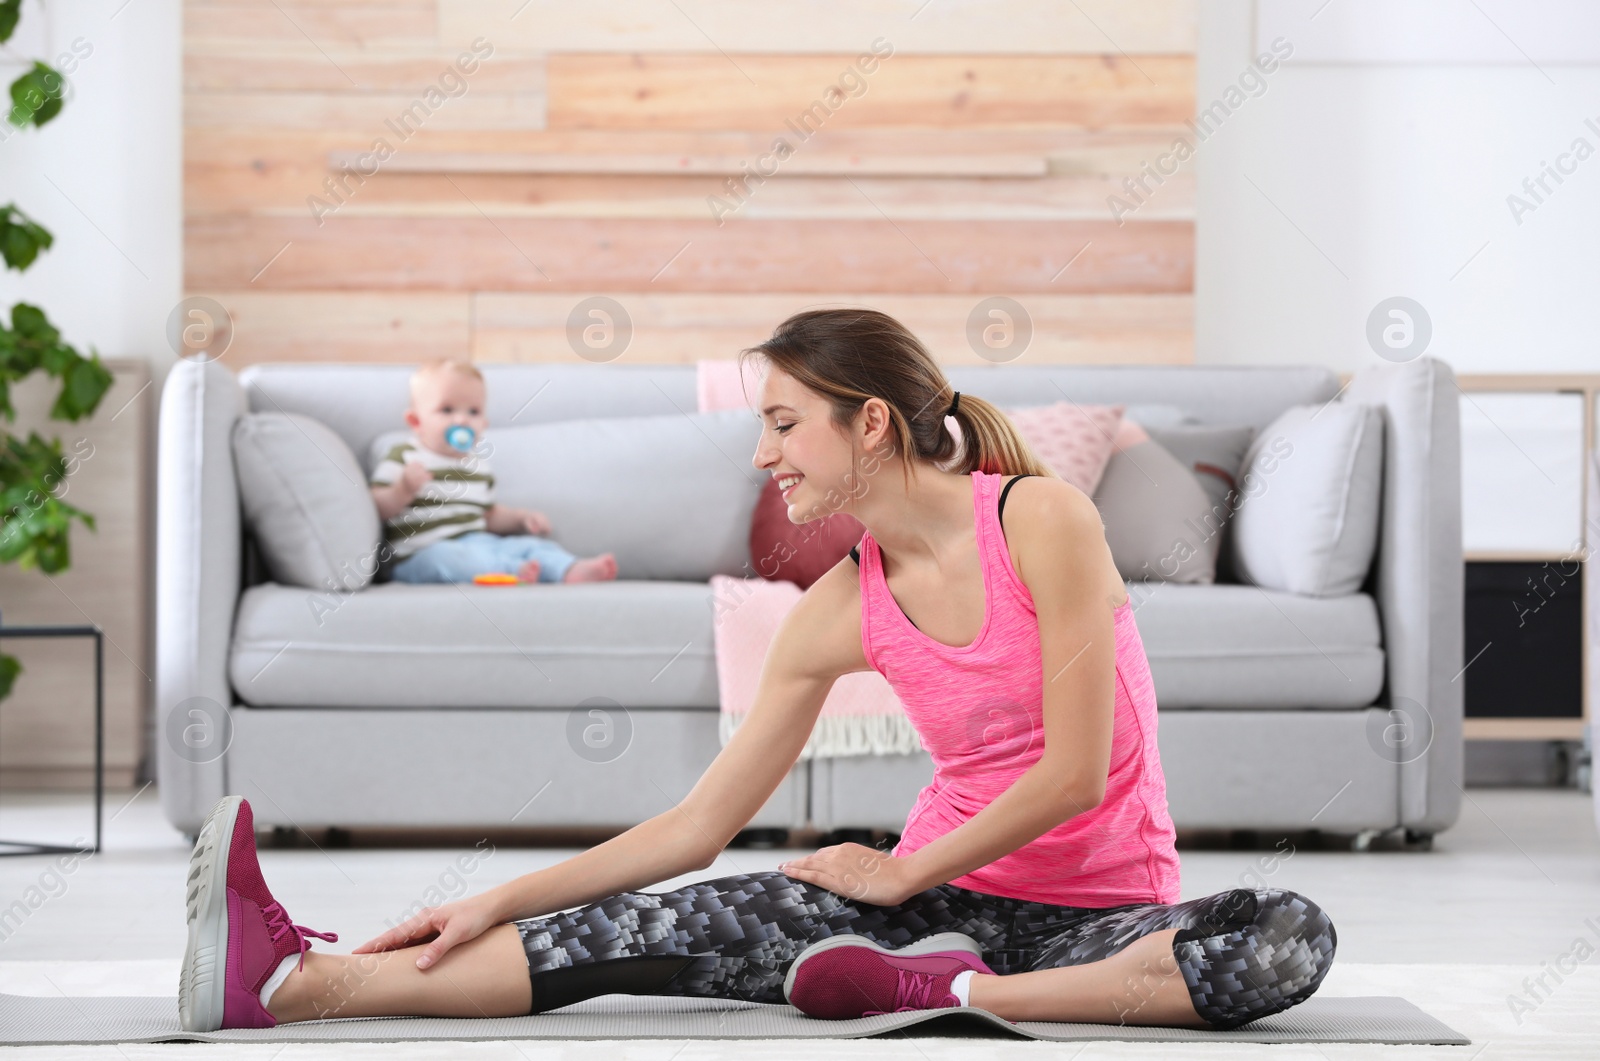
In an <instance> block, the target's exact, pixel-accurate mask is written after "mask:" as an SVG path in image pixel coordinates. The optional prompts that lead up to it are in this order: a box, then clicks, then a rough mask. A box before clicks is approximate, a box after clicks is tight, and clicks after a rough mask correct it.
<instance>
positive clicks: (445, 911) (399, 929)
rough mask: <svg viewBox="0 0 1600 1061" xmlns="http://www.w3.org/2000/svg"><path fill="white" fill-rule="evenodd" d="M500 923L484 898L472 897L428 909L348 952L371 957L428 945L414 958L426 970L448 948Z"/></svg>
mask: <svg viewBox="0 0 1600 1061" xmlns="http://www.w3.org/2000/svg"><path fill="white" fill-rule="evenodd" d="M499 923H500V922H499V920H498V919H497V918H496V917H495V916H494V913H493V912H492V911H491V910H490V908H489V904H488V903H487V902H486V901H485V900H484V897H483V896H481V895H479V896H473V897H471V898H469V899H462V900H460V901H459V902H454V903H446V904H445V905H444V906H430V907H428V908H426V909H424V910H423V911H422V912H421V913H419V914H417V915H416V916H415V917H412V918H410V919H408V920H406V921H404V922H402V923H400V924H398V925H396V926H395V927H394V928H391V929H390V930H389V931H387V932H385V933H384V934H383V935H381V936H379V937H377V938H376V939H372V940H368V941H367V942H366V943H363V944H362V945H361V946H359V947H357V948H356V949H355V950H354V951H352V952H351V953H352V954H373V953H376V952H378V951H387V950H399V949H400V948H402V947H409V946H414V945H415V944H418V943H427V944H428V946H427V947H426V948H424V949H423V952H422V953H421V954H420V955H418V956H417V968H418V969H426V968H428V966H430V965H433V964H434V963H435V962H437V961H438V960H439V959H440V958H442V957H444V955H445V952H446V951H448V950H449V949H450V948H451V947H454V946H456V945H457V944H458V943H465V942H467V941H468V940H470V939H476V938H477V937H479V936H481V935H483V934H484V933H485V932H487V931H489V929H491V928H493V927H494V926H495V925H497V924H499ZM430 940H431V942H429V941H430Z"/></svg>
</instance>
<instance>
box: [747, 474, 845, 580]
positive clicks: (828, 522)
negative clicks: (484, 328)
mask: <svg viewBox="0 0 1600 1061" xmlns="http://www.w3.org/2000/svg"><path fill="white" fill-rule="evenodd" d="M865 532H866V528H865V527H863V526H862V525H861V521H860V520H858V519H856V518H855V517H854V516H852V515H851V514H850V513H848V512H833V513H830V514H829V515H826V516H819V517H817V518H815V519H809V520H806V521H805V522H804V523H799V524H796V523H791V522H789V503H788V502H787V501H785V500H784V499H783V495H782V494H781V493H780V492H779V491H778V481H777V480H776V479H773V478H772V477H771V476H768V478H767V483H766V485H765V486H763V487H762V488H761V498H760V500H759V501H757V502H756V510H755V514H754V515H753V516H752V517H751V519H750V558H751V561H752V563H754V565H755V574H757V575H759V576H761V577H762V578H764V579H767V580H768V581H778V580H782V581H786V582H793V583H794V584H795V585H797V586H799V587H800V588H801V589H810V588H811V584H812V583H814V582H816V580H817V579H819V578H821V577H822V576H823V575H825V574H827V573H828V569H829V568H831V567H832V566H833V565H834V564H837V563H838V562H839V561H840V560H843V559H844V558H845V557H846V556H848V555H849V554H850V549H851V547H852V546H854V545H855V544H856V543H857V542H859V541H860V540H861V535H862V534H863V533H865Z"/></svg>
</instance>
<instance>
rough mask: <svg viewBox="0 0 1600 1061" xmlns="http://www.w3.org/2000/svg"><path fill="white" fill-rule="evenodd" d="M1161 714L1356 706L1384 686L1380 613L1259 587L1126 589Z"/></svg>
mask: <svg viewBox="0 0 1600 1061" xmlns="http://www.w3.org/2000/svg"><path fill="white" fill-rule="evenodd" d="M1128 592H1129V594H1130V595H1131V596H1132V598H1133V602H1134V617H1135V619H1136V620H1137V622H1138V626H1139V637H1140V639H1141V640H1142V641H1143V642H1144V648H1145V654H1146V656H1147V657H1148V658H1149V660H1150V674H1151V677H1152V678H1153V679H1154V681H1155V686H1156V702H1157V704H1158V705H1159V706H1160V708H1161V710H1163V711H1167V710H1182V709H1187V708H1275V709H1279V710H1282V709H1285V708H1290V709H1299V708H1333V709H1345V708H1357V707H1365V706H1367V705H1368V704H1371V703H1372V702H1373V701H1374V700H1375V699H1376V698H1377V696H1378V693H1379V691H1380V690H1381V689H1382V687H1383V677H1384V649H1383V641H1382V630H1381V629H1380V626H1379V622H1378V606H1377V602H1375V601H1374V600H1373V599H1372V597H1370V596H1368V595H1367V594H1365V593H1352V594H1349V595H1348V596H1344V597H1325V598H1318V597H1305V596H1299V595H1297V594H1293V593H1285V592H1282V591H1279V590H1268V589H1262V588H1260V587H1258V586H1240V585H1228V584H1221V585H1209V586H1206V585H1187V584H1184V583H1179V582H1137V583H1131V584H1129V587H1128Z"/></svg>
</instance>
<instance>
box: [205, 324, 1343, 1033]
mask: <svg viewBox="0 0 1600 1061" xmlns="http://www.w3.org/2000/svg"><path fill="white" fill-rule="evenodd" d="M750 356H754V357H759V358H760V359H761V361H760V363H759V364H760V367H761V368H762V369H763V370H764V372H763V375H762V383H761V389H760V400H759V403H758V407H759V408H760V410H761V418H762V433H761V439H760V442H759V444H758V446H757V448H756V453H755V466H756V467H757V468H759V469H761V470H762V471H764V472H767V473H769V474H771V475H772V476H774V477H775V478H777V479H778V480H779V482H780V483H781V484H782V486H783V497H784V499H785V500H786V501H787V502H788V505H789V518H790V519H791V520H792V521H794V522H796V523H801V522H805V521H807V520H808V519H814V518H820V517H822V516H826V515H828V514H829V513H830V512H832V511H835V510H838V509H840V508H842V510H844V511H848V512H850V513H852V514H853V515H855V516H856V518H858V519H859V520H861V522H862V523H863V524H864V525H865V526H866V528H867V533H866V534H865V535H863V537H862V539H861V542H860V545H859V546H858V547H857V548H856V549H854V550H852V553H851V556H850V557H849V558H846V559H843V560H841V561H840V562H839V563H838V564H837V565H835V566H834V567H833V568H832V569H831V570H830V571H828V573H827V574H825V575H824V576H823V577H822V578H821V579H820V580H819V581H817V582H816V583H815V584H814V585H813V586H812V587H811V588H810V589H809V590H808V591H807V592H806V594H805V595H804V596H803V597H802V598H801V599H800V601H799V603H798V604H796V605H795V607H794V609H793V610H792V611H791V612H790V613H789V615H788V616H787V617H786V618H785V620H784V622H783V625H782V627H781V629H780V630H779V632H778V634H777V636H776V637H775V638H774V640H773V642H772V645H771V647H770V649H769V650H768V653H767V658H766V661H765V663H764V665H763V668H762V672H761V679H760V684H759V687H758V691H757V695H756V702H755V705H754V708H753V709H752V711H751V712H750V715H749V717H748V719H747V720H746V721H745V722H744V723H743V724H742V725H741V726H740V727H739V729H738V730H737V731H736V732H735V734H734V736H733V737H732V738H731V739H730V740H729V742H728V744H727V745H726V747H724V748H723V749H722V751H721V753H720V754H719V755H718V756H717V758H716V760H715V761H714V762H712V764H711V766H710V767H708V768H707V770H706V773H705V775H704V776H703V777H702V778H701V779H700V781H699V782H698V783H697V784H696V785H695V787H694V789H693V790H692V791H691V792H690V793H689V794H688V795H687V796H686V797H684V799H683V802H682V803H681V804H679V805H678V806H677V807H676V808H674V809H672V810H670V811H667V812H665V813H663V814H660V815H658V816H656V817H654V818H651V819H650V820H649V821H646V822H644V823H642V824H640V825H637V826H635V827H634V828H632V829H630V830H628V831H627V832H625V833H623V834H622V835H621V836H618V837H616V838H615V839H612V840H609V841H607V842H605V843H603V844H600V845H599V846H597V847H594V848H591V849H590V850H588V851H585V852H583V853H582V854H579V855H576V856H574V857H572V858H570V859H567V860H566V861H564V862H561V863H559V864H558V865H555V866H551V867H549V868H547V869H543V870H540V871H538V872H535V873H530V874H528V875H526V876H524V877H520V878H518V879H516V880H514V881H511V882H510V883H507V884H502V885H500V886H498V887H496V888H492V889H490V890H489V891H487V892H485V893H483V894H481V895H477V896H473V897H470V898H467V899H463V900H460V901H458V902H453V903H450V904H448V905H445V906H441V907H437V908H434V909H428V910H424V911H423V912H422V913H420V914H418V915H417V916H415V917H413V918H411V919H410V920H409V921H407V922H405V923H404V924H401V925H400V926H398V927H396V928H395V929H393V930H392V931H389V932H386V933H384V934H383V935H381V936H379V937H377V938H376V939H374V940H372V941H370V942H368V943H365V944H363V945H362V946H360V947H358V948H356V950H355V952H354V953H352V954H350V955H333V954H322V953H307V937H308V936H317V937H318V938H321V939H327V940H335V939H336V938H337V937H335V936H332V935H324V934H322V933H318V932H313V931H311V930H309V929H306V928H303V927H301V926H299V925H296V924H293V923H292V922H291V921H290V920H289V917H288V915H287V914H286V913H285V912H284V910H283V907H282V906H281V905H279V904H278V903H277V902H276V901H275V900H274V899H273V898H272V895H271V893H270V892H269V891H268V889H267V886H266V884H265V882H264V881H263V880H262V878H261V872H260V868H259V866H258V864H257V862H256V854H255V834H254V827H253V821H252V819H251V815H250V808H249V805H248V804H247V803H244V802H243V801H242V800H241V799H240V798H239V797H237V796H233V797H228V798H226V799H224V800H223V801H221V802H220V803H219V804H218V805H217V808H216V809H215V810H213V811H212V814H211V817H210V818H208V819H207V821H206V823H205V825H204V826H203V827H202V828H201V831H200V836H199V839H198V841H197V843H196V846H195V853H194V856H193V860H192V862H191V870H190V874H189V896H188V902H189V922H190V925H189V950H188V953H187V954H186V956H185V961H184V967H183V977H182V981H181V984H180V992H179V993H180V1009H181V1011H182V1018H183V1024H184V1027H185V1028H189V1029H192V1030H210V1029H214V1028H217V1027H263V1026H270V1025H273V1024H276V1023H279V1022H285V1021H300V1020H313V1019H318V1018H324V1017H365V1016H385V1015H404V1014H412V1015H422V1016H461V1017H479V1016H507V1015H517V1014H526V1013H538V1012H543V1011H546V1010H550V1009H555V1008H557V1007H560V1006H566V1005H569V1004H571V1003H573V1002H578V1001H581V1000H583V999H586V998H591V997H593V996H595V995H600V994H608V993H617V992H621V993H627V994H665V995H693V996H700V997H716V998H729V999H743V1000H747V1001H752V1002H764V1003H782V1002H783V1001H784V1000H785V999H786V998H787V1000H788V1001H789V1002H791V1003H792V1004H794V1005H795V1006H797V1007H799V1008H800V1009H801V1010H803V1011H804V1012H806V1013H809V1014H811V1015H813V1016H818V1017H830V1018H844V1017H859V1016H863V1015H868V1014H872V1013H881V1012H893V1011H897V1010H902V1009H932V1008H939V1007H945V1006H954V1005H971V1006H976V1007H979V1008H982V1009H985V1010H988V1011H990V1012H992V1013H995V1014H998V1015H999V1016H1001V1017H1004V1018H1006V1019H1007V1020H1013V1021H1020V1020H1044V1021H1092V1022H1106V1023H1118V1022H1126V1023H1138V1024H1166V1025H1183V1026H1193V1027H1202V1028H1204V1027H1212V1028H1234V1027H1237V1026H1239V1025H1241V1024H1244V1023H1246V1022H1248V1021H1252V1020H1255V1019H1257V1018H1259V1017H1262V1016H1264V1015H1266V1014H1269V1013H1276V1012H1278V1011H1280V1010H1283V1009H1286V1008H1288V1007H1289V1006H1292V1005H1294V1004H1295V1003H1297V1002H1300V1001H1302V1000H1303V999H1305V998H1307V997H1308V996H1309V995H1310V994H1311V993H1312V992H1313V991H1315V990H1316V989H1317V986H1318V984H1320V983H1321V982H1322V978H1323V977H1324V976H1325V975H1326V974H1327V971H1328V967H1329V965H1330V963H1331V962H1332V960H1333V953H1334V946H1335V943H1336V937H1335V934H1334V930H1333V925H1332V923H1331V922H1330V921H1329V920H1328V918H1327V916H1326V915H1325V914H1324V913H1323V912H1322V910H1321V909H1319V908H1318V907H1317V906H1316V905H1315V904H1314V903H1312V902H1311V901H1309V900H1308V899H1306V898H1304V897H1302V896H1300V895H1297V894H1295V893H1294V892H1291V891H1285V890H1281V889H1275V888H1270V889H1269V888H1261V889H1254V890H1250V889H1235V890H1232V891H1228V892H1223V893H1219V894H1216V895H1211V896H1207V897H1205V898H1200V899H1191V900H1189V901H1187V902H1178V896H1179V891H1178V858H1177V854H1176V852H1175V851H1174V849H1173V827H1172V821H1171V819H1170V818H1169V817H1168V815H1167V802H1166V789H1165V785H1164V781H1163V778H1162V773H1161V761H1160V757H1159V755H1158V753H1157V749H1156V703H1155V691H1154V686H1153V685H1152V682H1151V678H1150V670H1149V666H1148V663H1147V662H1146V658H1145V653H1144V647H1143V643H1142V642H1141V640H1140V637H1139V631H1138V628H1137V626H1136V625H1135V623H1134V613H1133V608H1132V605H1131V602H1130V600H1129V598H1128V594H1127V591H1126V587H1125V586H1124V585H1123V583H1122V580H1121V578H1120V576H1119V575H1118V573H1117V570H1116V567H1115V565H1114V564H1113V562H1112V559H1111V554H1110V551H1109V550H1108V548H1107V546H1106V542H1105V536H1104V529H1103V527H1102V525H1101V522H1100V517H1099V514H1098V512H1097V510H1096V509H1095V507H1094V504H1093V502H1092V501H1091V500H1090V499H1089V498H1088V497H1087V496H1085V495H1084V494H1083V493H1082V492H1081V491H1079V490H1078V489H1076V488H1075V487H1073V486H1071V485H1069V484H1067V483H1065V482H1063V481H1061V480H1060V479H1059V478H1056V477H1055V476H1053V475H1052V474H1051V473H1050V472H1049V470H1048V469H1047V468H1045V467H1044V466H1042V465H1041V464H1040V462H1039V461H1038V460H1037V459H1036V458H1035V457H1034V456H1033V454H1032V453H1031V452H1030V451H1029V449H1028V447H1027V446H1026V444H1025V443H1024V442H1023V441H1022V440H1021V438H1020V437H1019V436H1018V435H1017V434H1016V432H1015V430H1014V428H1013V427H1012V425H1011V423H1010V421H1009V420H1007V419H1006V417H1005V416H1004V414H1002V413H1001V412H1000V411H999V410H998V409H997V408H996V407H995V406H993V405H991V404H989V403H988V402H985V401H982V400H980V399H976V398H973V397H971V396H962V395H958V394H956V393H955V392H953V391H952V390H951V388H950V386H949V384H948V383H947V382H946V381H945V379H944V376H943V374H942V373H941V372H940V370H939V368H938V366H937V365H936V364H935V363H934V361H933V360H932V359H931V358H930V357H929V355H928V352H927V351H926V350H925V349H924V348H923V346H922V345H921V344H920V343H919V342H918V341H917V340H916V338H915V337H913V336H912V335H911V334H910V333H909V332H907V331H906V330H905V328H903V327H902V326H901V325H900V324H898V323H897V322H895V321H894V320H893V319H891V318H889V317H887V316H885V315H883V314H881V313H876V312H873V311H869V310H821V311H815V312H808V313H802V314H799V315H797V316H795V317H791V318H790V319H789V320H787V321H785V322H784V323H783V324H781V325H780V326H779V327H778V329H777V331H776V332H775V333H774V334H773V336H772V338H771V339H769V340H768V341H767V342H765V343H763V344H761V345H760V346H758V347H754V348H752V349H751V350H747V351H744V352H743V353H742V354H741V360H742V359H743V358H745V357H750ZM946 416H951V417H954V418H955V420H956V422H957V423H958V424H959V425H960V427H961V433H962V436H963V440H964V441H963V443H962V444H960V445H958V444H957V442H956V441H955V439H954V438H953V437H952V436H951V434H950V433H949V431H948V430H947V428H946V425H945V418H946ZM1017 476H1023V477H1020V478H1019V477H1017ZM1027 477H1031V478H1033V479H1034V481H1033V482H1028V481H1027ZM1007 500H1009V504H1010V507H1009V508H1007V509H1005V510H1004V517H1005V518H1004V523H1002V521H1001V514H1002V507H1003V505H1004V504H1005V503H1006V501H1007ZM868 669H874V670H877V671H879V672H881V673H882V674H883V675H884V676H885V677H886V678H887V679H888V680H889V682H890V683H891V684H892V686H893V687H894V689H895V692H896V693H897V694H898V695H899V697H900V699H901V701H902V702H903V704H904V706H905V710H906V713H907V715H908V717H909V718H910V719H911V721H912V723H913V724H914V725H915V726H916V727H917V731H918V733H919V735H920V737H921V740H922V743H923V745H924V746H925V747H926V748H927V749H928V751H929V753H930V754H931V756H932V757H933V762H934V767H935V772H934V778H933V781H932V783H931V784H929V785H928V786H927V787H926V788H924V789H923V790H922V792H921V794H920V795H919V796H918V798H917V801H916V805H915V806H914V807H913V809H912V811H911V814H910V818H909V820H908V821H907V822H906V825H905V829H904V832H903V833H902V836H901V840H900V843H899V846H897V847H896V848H895V849H894V850H893V851H892V852H883V851H878V850H874V849H873V848H869V847H864V846H861V845H858V844H839V845H836V846H833V847H827V848H823V849H822V850H820V851H817V852H816V853H815V854H810V855H806V856H803V857H801V858H798V859H796V860H795V861H793V862H792V863H789V864H787V865H786V866H784V867H783V871H769V872H762V873H749V874H745V873H740V874H735V875H733V876H727V877H718V878H716V879H713V880H704V881H701V882H699V883H696V884H690V885H687V886H685V887H682V888H677V889H674V890H671V891H664V892H641V891H638V890H636V889H639V888H642V887H644V886H646V885H649V884H652V883H654V882H657V881H661V880H665V879H667V878H670V877H673V876H676V875H678V874H682V873H685V872H688V871H691V870H697V869H705V868H707V867H709V866H711V865H712V863H713V862H714V861H715V859H716V857H717V855H718V853H719V852H721V851H722V849H723V848H724V847H725V846H726V845H727V844H728V843H729V842H730V841H731V840H732V839H733V838H734V835H735V834H736V833H738V832H739V830H740V829H741V828H743V827H744V826H745V825H746V824H747V823H748V822H749V821H750V820H751V818H752V817H754V815H755V813H756V811H757V810H758V809H759V808H760V807H761V806H762V804H764V803H765V802H766V800H767V798H768V797H769V796H770V795H771V794H772V792H773V791H774V790H775V789H776V788H777V787H778V785H779V784H780V783H781V782H782V780H783V778H784V777H785V776H786V775H787V774H788V772H789V770H790V767H791V766H793V764H794V763H795V761H796V760H797V759H798V757H799V754H800V750H801V748H802V747H803V746H804V744H805V742H806V739H807V737H808V735H809V734H810V732H811V729H812V726H813V724H814V723H815V721H816V719H817V716H818V714H819V712H820V711H821V709H822V704H823V700H824V698H825V697H826V696H827V694H828V690H829V688H830V687H831V686H832V685H833V683H834V681H835V679H837V678H838V677H839V676H840V675H843V674H849V673H853V672H856V671H865V670H868ZM574 908H575V909H574ZM562 910H565V911H566V912H565V913H552V911H562Z"/></svg>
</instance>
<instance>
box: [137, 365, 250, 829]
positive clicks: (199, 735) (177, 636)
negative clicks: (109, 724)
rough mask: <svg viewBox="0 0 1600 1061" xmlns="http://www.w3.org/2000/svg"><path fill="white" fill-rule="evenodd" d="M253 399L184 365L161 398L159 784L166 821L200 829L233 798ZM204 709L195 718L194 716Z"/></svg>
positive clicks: (215, 374) (216, 372)
mask: <svg viewBox="0 0 1600 1061" xmlns="http://www.w3.org/2000/svg"><path fill="white" fill-rule="evenodd" d="M243 410H244V393H243V391H241V390H240V388H239V384H238V383H237V381H235V380H234V378H233V375H232V374H231V373H230V372H228V370H227V369H225V368H223V367H222V366H221V365H218V364H216V363H208V362H198V361H190V360H186V359H180V360H179V361H178V363H177V364H176V365H174V366H173V368H172V372H171V374H170V375H169V376H168V377H167V382H166V386H165V388H164V389H163V390H162V393H161V426H160V433H159V440H158V443H157V446H158V457H157V461H158V463H157V468H158V471H157V486H156V707H155V723H156V728H157V733H156V756H157V778H158V779H159V782H160V786H161V806H162V809H163V810H164V811H165V813H166V816H167V820H168V821H170V822H171V823H172V824H173V825H175V826H177V827H178V828H179V829H182V830H183V831H184V832H187V833H195V832H198V831H199V828H200V823H201V821H202V820H203V819H204V818H205V815H206V812H207V811H209V810H210V809H211V806H212V804H214V803H215V802H216V801H217V800H218V799H219V798H221V797H222V796H223V795H225V794H226V792H227V781H226V772H225V766H226V764H225V759H224V756H223V753H224V752H225V751H226V738H227V734H229V733H231V732H232V729H231V724H230V723H229V722H228V718H227V711H228V709H229V708H230V707H231V706H232V704H233V692H232V689H231V687H230V686H229V684H228V646H229V642H230V640H231V639H232V636H233V615H234V608H235V606H236V605H237V603H238V598H239V560H240V518H239V491H238V484H237V483H236V482H235V479H234V471H233V446H232V435H233V425H234V423H235V422H236V421H237V420H238V419H239V416H240V414H241V412H243ZM196 712H198V713H196Z"/></svg>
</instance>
